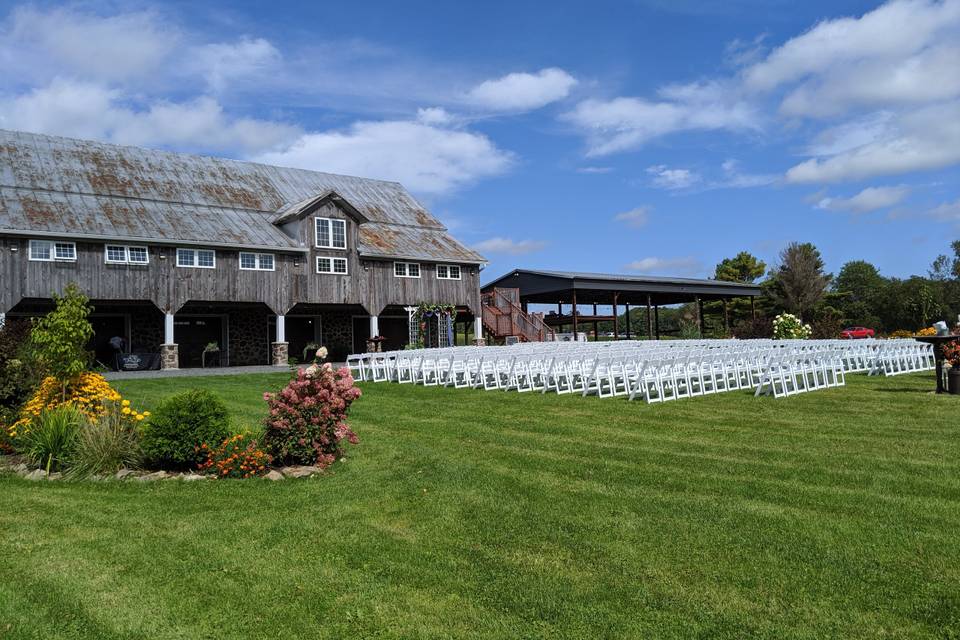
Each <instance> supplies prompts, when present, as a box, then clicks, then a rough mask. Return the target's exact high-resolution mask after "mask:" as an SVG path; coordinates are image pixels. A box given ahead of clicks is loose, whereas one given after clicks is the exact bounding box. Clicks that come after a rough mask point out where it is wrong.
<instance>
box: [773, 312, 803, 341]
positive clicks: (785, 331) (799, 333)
mask: <svg viewBox="0 0 960 640" xmlns="http://www.w3.org/2000/svg"><path fill="white" fill-rule="evenodd" d="M812 334H813V329H812V328H811V327H810V325H809V324H803V322H801V321H800V318H798V317H797V316H795V315H793V314H792V313H781V314H780V315H778V316H777V317H776V318H774V319H773V337H774V338H775V339H777V340H794V339H799V340H806V339H807V338H809V337H810V336H811V335H812Z"/></svg>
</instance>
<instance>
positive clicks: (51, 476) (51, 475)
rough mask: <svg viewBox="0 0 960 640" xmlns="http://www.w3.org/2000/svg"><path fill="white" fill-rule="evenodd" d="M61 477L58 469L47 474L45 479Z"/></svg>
mask: <svg viewBox="0 0 960 640" xmlns="http://www.w3.org/2000/svg"><path fill="white" fill-rule="evenodd" d="M62 477H63V474H62V473H60V472H59V471H54V472H53V473H51V474H50V475H48V476H47V480H59V479H60V478H62Z"/></svg>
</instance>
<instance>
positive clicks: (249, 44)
mask: <svg viewBox="0 0 960 640" xmlns="http://www.w3.org/2000/svg"><path fill="white" fill-rule="evenodd" d="M280 60H281V56H280V52H279V51H278V50H277V48H276V47H274V46H273V45H272V44H270V43H269V42H268V41H266V40H264V39H263V38H256V39H249V38H244V39H241V40H240V41H238V42H234V43H226V42H218V43H214V44H207V45H203V46H200V47H196V48H195V49H194V50H193V51H192V52H191V55H190V61H191V63H192V65H193V66H194V67H195V68H196V69H197V71H198V72H199V73H200V74H202V75H203V77H204V78H205V79H206V81H207V84H208V85H209V87H210V88H211V89H212V90H213V91H218V92H219V91H223V90H224V89H225V88H226V86H227V83H228V82H229V81H230V80H234V79H236V78H242V77H245V76H251V75H256V74H260V73H263V72H264V71H267V70H269V69H270V68H272V67H274V66H276V65H277V64H278V63H279V62H280Z"/></svg>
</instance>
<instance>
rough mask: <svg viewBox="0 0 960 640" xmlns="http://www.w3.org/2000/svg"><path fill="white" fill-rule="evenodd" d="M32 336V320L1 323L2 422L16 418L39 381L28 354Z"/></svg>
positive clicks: (0, 421)
mask: <svg viewBox="0 0 960 640" xmlns="http://www.w3.org/2000/svg"><path fill="white" fill-rule="evenodd" d="M29 337H30V323H29V322H25V321H22V320H12V319H11V320H7V321H6V322H5V323H4V324H3V326H0V426H9V425H10V424H13V423H14V422H16V420H17V417H18V416H17V414H18V413H19V411H20V407H21V406H23V403H24V402H26V401H27V398H29V397H30V394H31V392H32V391H33V390H34V389H35V388H36V387H37V385H38V384H39V382H40V376H39V373H38V372H37V371H36V368H35V367H34V366H33V365H32V362H31V361H30V359H29V358H27V357H25V356H26V354H25V351H26V349H25V345H26V343H27V341H28V339H29Z"/></svg>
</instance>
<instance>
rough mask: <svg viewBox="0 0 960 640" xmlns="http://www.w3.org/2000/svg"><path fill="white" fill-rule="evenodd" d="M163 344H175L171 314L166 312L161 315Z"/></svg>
mask: <svg viewBox="0 0 960 640" xmlns="http://www.w3.org/2000/svg"><path fill="white" fill-rule="evenodd" d="M163 344H176V343H175V342H174V341H173V314H172V313H166V314H164V316H163Z"/></svg>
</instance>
